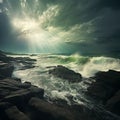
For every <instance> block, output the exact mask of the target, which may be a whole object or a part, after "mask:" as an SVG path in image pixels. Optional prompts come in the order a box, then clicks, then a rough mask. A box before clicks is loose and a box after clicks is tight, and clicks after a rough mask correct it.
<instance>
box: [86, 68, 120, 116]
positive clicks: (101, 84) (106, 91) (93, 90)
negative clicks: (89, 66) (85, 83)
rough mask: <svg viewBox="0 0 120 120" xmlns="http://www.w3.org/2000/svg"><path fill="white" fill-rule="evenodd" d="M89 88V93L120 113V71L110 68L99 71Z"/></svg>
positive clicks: (108, 107)
mask: <svg viewBox="0 0 120 120" xmlns="http://www.w3.org/2000/svg"><path fill="white" fill-rule="evenodd" d="M93 79H95V80H96V81H95V82H93V83H92V84H91V85H90V87H88V89H87V94H88V95H90V96H92V97H93V98H94V99H96V100H98V101H101V102H102V104H103V105H105V107H106V108H107V109H108V110H110V111H112V112H114V113H116V114H119V115H120V112H118V111H120V72H117V71H114V70H109V71H107V72H103V71H101V72H98V73H96V75H95V76H94V77H93Z"/></svg>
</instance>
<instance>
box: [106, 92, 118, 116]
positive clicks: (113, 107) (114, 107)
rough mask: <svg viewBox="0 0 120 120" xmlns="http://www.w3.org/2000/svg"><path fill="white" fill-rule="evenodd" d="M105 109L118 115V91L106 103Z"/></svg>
mask: <svg viewBox="0 0 120 120" xmlns="http://www.w3.org/2000/svg"><path fill="white" fill-rule="evenodd" d="M106 108H107V109H108V110H110V111H111V112H114V113H116V114H118V115H120V90H119V91H118V92H117V93H116V94H115V95H114V96H113V97H111V98H110V99H109V100H108V101H107V103H106Z"/></svg>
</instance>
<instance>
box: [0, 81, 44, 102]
mask: <svg viewBox="0 0 120 120" xmlns="http://www.w3.org/2000/svg"><path fill="white" fill-rule="evenodd" d="M43 95H44V90H43V89H41V88H38V87H36V86H33V85H31V84H30V83H21V82H20V81H16V80H14V79H4V80H1V81H0V99H1V100H2V101H6V102H10V103H15V104H21V103H25V102H26V101H28V100H29V99H30V98H31V97H34V96H37V97H39V98H43Z"/></svg>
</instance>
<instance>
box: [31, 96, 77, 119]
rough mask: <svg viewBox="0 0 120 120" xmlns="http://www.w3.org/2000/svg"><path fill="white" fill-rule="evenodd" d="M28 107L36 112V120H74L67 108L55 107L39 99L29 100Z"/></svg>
mask: <svg viewBox="0 0 120 120" xmlns="http://www.w3.org/2000/svg"><path fill="white" fill-rule="evenodd" d="M29 105H30V106H31V107H32V108H34V110H36V111H38V113H39V114H38V118H37V119H42V118H43V119H44V120H47V119H48V120H75V118H74V115H73V114H72V113H71V112H70V111H69V110H68V109H67V108H65V107H60V106H57V105H55V104H52V103H49V102H46V101H44V100H42V99H39V98H31V100H30V101H29ZM36 113H37V112H36ZM36 115H37V114H36Z"/></svg>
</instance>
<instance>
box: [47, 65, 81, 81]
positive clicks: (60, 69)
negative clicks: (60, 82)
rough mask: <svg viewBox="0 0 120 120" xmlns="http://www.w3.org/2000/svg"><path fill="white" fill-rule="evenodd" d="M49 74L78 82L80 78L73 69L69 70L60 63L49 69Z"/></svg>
mask: <svg viewBox="0 0 120 120" xmlns="http://www.w3.org/2000/svg"><path fill="white" fill-rule="evenodd" d="M49 74H52V75H54V76H56V77H59V78H62V79H65V80H68V81H69V82H80V81H81V80H82V76H81V75H80V74H79V73H76V72H74V71H73V70H70V69H68V68H67V67H64V66H61V65H58V66H56V67H53V69H50V70H49Z"/></svg>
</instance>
